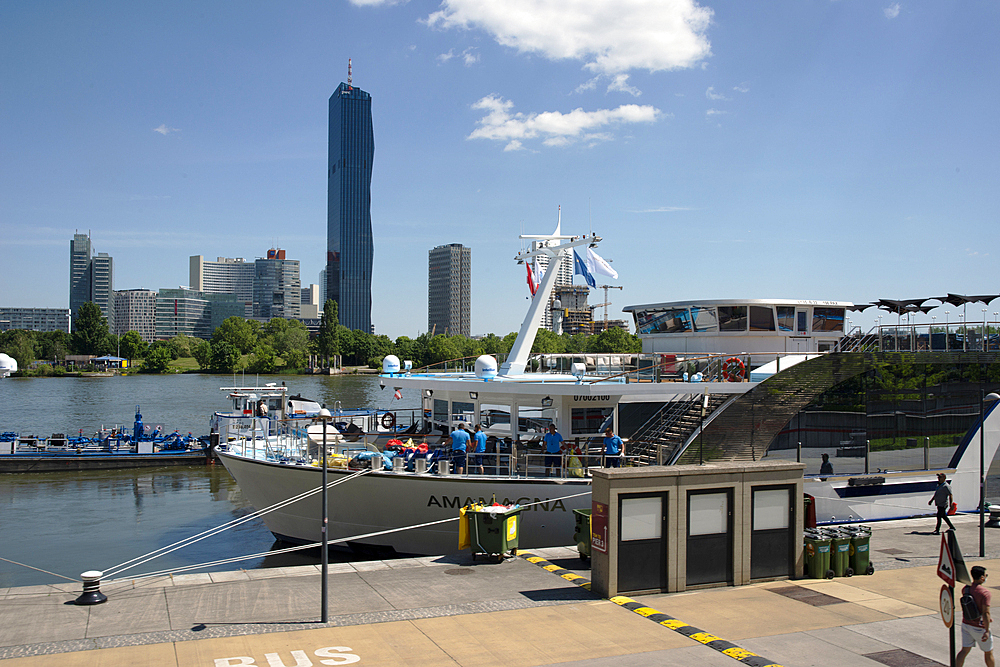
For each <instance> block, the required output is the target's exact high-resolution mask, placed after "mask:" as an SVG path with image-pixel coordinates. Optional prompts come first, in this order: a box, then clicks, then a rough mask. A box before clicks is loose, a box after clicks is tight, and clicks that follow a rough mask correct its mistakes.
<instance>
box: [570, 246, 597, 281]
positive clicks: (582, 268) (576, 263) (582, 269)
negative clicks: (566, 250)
mask: <svg viewBox="0 0 1000 667" xmlns="http://www.w3.org/2000/svg"><path fill="white" fill-rule="evenodd" d="M573 275H574V276H583V279H584V280H586V281H587V284H588V285H590V286H591V287H597V281H596V280H594V276H592V275H591V274H590V271H588V270H587V265H586V263H585V262H584V261H583V259H581V258H580V255H579V253H577V251H576V249H575V248H574V249H573Z"/></svg>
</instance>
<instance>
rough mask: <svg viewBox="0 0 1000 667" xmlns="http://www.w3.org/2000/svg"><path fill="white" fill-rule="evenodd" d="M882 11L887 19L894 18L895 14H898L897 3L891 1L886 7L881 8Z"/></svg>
mask: <svg viewBox="0 0 1000 667" xmlns="http://www.w3.org/2000/svg"><path fill="white" fill-rule="evenodd" d="M882 12H883V13H885V17H886V18H887V19H894V18H896V17H897V16H899V3H898V2H896V3H893V4H891V5H889V6H888V7H886V8H885V9H883V10H882Z"/></svg>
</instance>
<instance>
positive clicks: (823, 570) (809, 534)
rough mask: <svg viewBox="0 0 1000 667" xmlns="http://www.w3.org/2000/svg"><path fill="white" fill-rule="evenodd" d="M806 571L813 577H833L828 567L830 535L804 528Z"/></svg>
mask: <svg viewBox="0 0 1000 667" xmlns="http://www.w3.org/2000/svg"><path fill="white" fill-rule="evenodd" d="M804 538H805V543H806V544H805V552H806V572H807V573H808V574H809V576H810V577H812V578H813V579H833V570H831V569H830V536H829V535H827V534H826V533H825V532H823V531H821V530H816V529H809V530H806V531H805V533H804Z"/></svg>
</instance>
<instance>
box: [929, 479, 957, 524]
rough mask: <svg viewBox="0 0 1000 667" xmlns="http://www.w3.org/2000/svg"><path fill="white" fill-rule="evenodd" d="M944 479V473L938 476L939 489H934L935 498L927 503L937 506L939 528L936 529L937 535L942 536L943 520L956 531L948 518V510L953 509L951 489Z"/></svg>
mask: <svg viewBox="0 0 1000 667" xmlns="http://www.w3.org/2000/svg"><path fill="white" fill-rule="evenodd" d="M944 477H945V476H944V473H943V472H939V473H938V474H937V480H938V485H937V488H936V489H934V496H933V497H932V498H931V499H930V500H928V501H927V504H928V505H930V504H931V503H934V504H935V505H937V526H935V527H934V534H935V535H940V534H941V519H944V521H945V523H947V524H948V527H949V528H951V529H952V530H955V526H953V525H952V523H951V519H949V518H948V509H949V508H950V507H951V487H950V486H948V482H946V481H945V478H944Z"/></svg>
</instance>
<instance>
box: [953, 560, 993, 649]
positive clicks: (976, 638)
mask: <svg viewBox="0 0 1000 667" xmlns="http://www.w3.org/2000/svg"><path fill="white" fill-rule="evenodd" d="M969 574H971V575H972V586H966V587H965V588H964V589H962V595H965V594H966V593H969V594H970V595H972V599H973V600H975V602H976V607H977V608H978V609H979V616H977V617H976V618H968V617H966V615H965V608H964V607H963V608H962V650H961V651H959V652H958V655H956V656H955V665H956V667H962V666H963V665H964V664H965V657H966V656H967V655H969V651H971V650H972V647H973V646H979V648H980V649H982V651H983V659H984V660H985V661H986V664H987V665H988V667H993V665H994V664H995V663H994V661H993V634H992V633H991V632H990V625H991V623H992V622H993V618H992V616H990V598H991V597H992V593H991V591H990V589H988V588H986V586H984V585H983V584H985V583H986V577H988V576H989V575H988V574H986V568H985V567H983V566H982V565H973V566H972V569H971V570H970V571H969Z"/></svg>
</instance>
